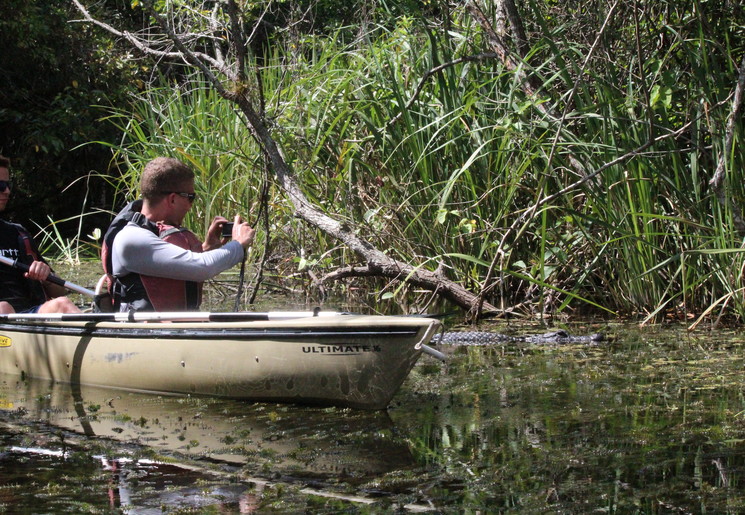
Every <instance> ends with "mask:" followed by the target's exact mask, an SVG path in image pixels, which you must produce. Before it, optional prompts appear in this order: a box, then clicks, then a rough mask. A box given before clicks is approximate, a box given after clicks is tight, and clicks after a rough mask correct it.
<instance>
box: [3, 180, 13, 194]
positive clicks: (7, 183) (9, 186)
mask: <svg viewBox="0 0 745 515" xmlns="http://www.w3.org/2000/svg"><path fill="white" fill-rule="evenodd" d="M12 189H13V181H0V193H5V190H12Z"/></svg>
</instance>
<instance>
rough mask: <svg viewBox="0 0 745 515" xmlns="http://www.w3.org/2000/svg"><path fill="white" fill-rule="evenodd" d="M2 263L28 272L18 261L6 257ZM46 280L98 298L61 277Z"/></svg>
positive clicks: (91, 291)
mask: <svg viewBox="0 0 745 515" xmlns="http://www.w3.org/2000/svg"><path fill="white" fill-rule="evenodd" d="M0 263H3V264H5V265H8V266H12V267H13V268H17V269H18V270H20V271H22V272H28V265H25V264H23V263H19V262H18V260H17V259H10V258H6V257H4V256H0ZM46 280H47V281H49V282H50V283H53V284H58V285H60V286H63V287H65V288H67V289H68V290H72V291H74V292H77V293H82V294H83V295H88V296H89V297H95V296H96V293H95V292H94V291H93V290H89V289H88V288H83V287H82V286H78V285H77V284H74V283H71V282H69V281H65V280H64V279H62V278H61V277H57V276H56V275H54V274H49V277H47V279H46Z"/></svg>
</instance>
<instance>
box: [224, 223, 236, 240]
mask: <svg viewBox="0 0 745 515" xmlns="http://www.w3.org/2000/svg"><path fill="white" fill-rule="evenodd" d="M233 225H235V224H234V223H233V222H225V223H224V224H223V226H222V237H223V238H230V237H231V236H233Z"/></svg>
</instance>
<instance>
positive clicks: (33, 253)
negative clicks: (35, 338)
mask: <svg viewBox="0 0 745 515" xmlns="http://www.w3.org/2000/svg"><path fill="white" fill-rule="evenodd" d="M0 223H2V224H4V225H6V226H8V227H9V228H11V229H12V230H13V231H15V232H16V248H17V250H18V254H17V255H16V259H18V262H19V263H23V264H24V265H27V266H30V265H31V263H33V262H34V261H42V262H45V263H46V261H44V259H43V258H42V257H41V255H40V254H39V252H38V249H37V248H36V244H35V243H34V240H33V238H32V237H31V234H30V233H29V232H28V231H26V229H25V228H24V227H23V226H22V225H20V224H15V223H11V222H7V221H4V220H3V221H0ZM0 266H3V267H5V266H6V265H0ZM12 273H14V274H18V275H19V276H20V282H19V281H18V280H14V284H13V285H5V286H4V287H5V288H6V291H5V292H4V293H5V294H8V295H15V297H14V299H15V300H13V301H11V303H12V304H16V307H17V309H27V308H30V307H32V306H36V305H39V304H43V303H44V302H46V301H47V300H49V296H48V295H47V294H46V291H45V290H44V287H43V286H42V283H41V282H39V281H34V280H31V279H26V278H25V277H23V272H19V271H17V270H14V271H13V272H12ZM8 300H10V299H8ZM17 303H20V304H17Z"/></svg>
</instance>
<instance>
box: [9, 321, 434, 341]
mask: <svg viewBox="0 0 745 515" xmlns="http://www.w3.org/2000/svg"><path fill="white" fill-rule="evenodd" d="M137 325H139V324H137ZM149 325H151V327H131V326H124V325H123V326H119V327H101V326H99V325H97V324H85V325H81V324H80V323H75V325H69V324H48V323H45V324H39V323H33V324H19V323H17V322H13V323H10V324H8V323H0V334H2V333H3V332H6V333H11V332H14V333H26V334H47V335H52V336H54V335H60V336H90V337H100V338H176V339H182V338H187V337H188V338H190V339H213V340H214V339H216V338H217V339H241V340H260V339H267V338H283V339H307V338H309V337H312V338H341V337H355V338H360V337H363V338H371V337H372V338H374V337H391V336H396V337H413V336H416V335H417V334H418V333H419V332H420V331H421V330H422V329H424V328H425V327H426V326H421V325H419V326H415V327H401V326H379V327H376V328H374V329H369V328H365V327H359V328H354V327H351V328H350V327H347V326H339V327H304V328H302V329H288V328H281V327H256V328H251V327H245V326H241V327H231V326H225V325H219V326H217V327H193V326H191V324H190V327H178V326H171V324H169V325H168V326H166V324H163V325H158V326H157V327H152V325H153V324H149Z"/></svg>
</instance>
